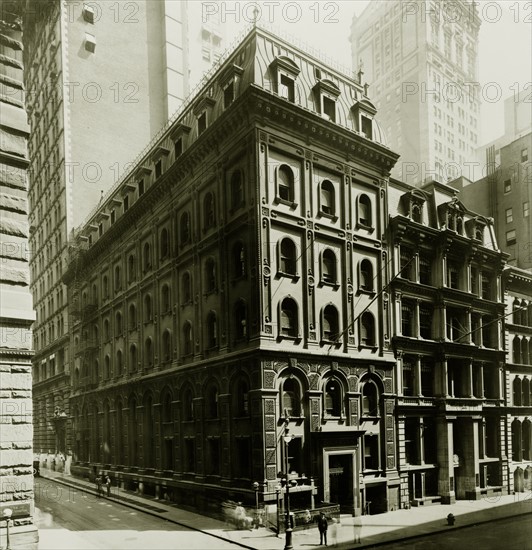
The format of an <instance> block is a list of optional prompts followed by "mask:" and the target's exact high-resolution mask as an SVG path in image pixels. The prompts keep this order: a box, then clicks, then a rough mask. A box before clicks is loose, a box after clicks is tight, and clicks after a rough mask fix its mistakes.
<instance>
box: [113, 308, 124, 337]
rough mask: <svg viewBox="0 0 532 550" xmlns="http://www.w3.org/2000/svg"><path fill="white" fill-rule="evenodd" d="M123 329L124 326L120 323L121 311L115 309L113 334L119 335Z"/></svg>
mask: <svg viewBox="0 0 532 550" xmlns="http://www.w3.org/2000/svg"><path fill="white" fill-rule="evenodd" d="M123 331H124V326H123V323H122V312H121V311H117V312H116V314H115V335H116V336H120V335H121V334H122V332H123Z"/></svg>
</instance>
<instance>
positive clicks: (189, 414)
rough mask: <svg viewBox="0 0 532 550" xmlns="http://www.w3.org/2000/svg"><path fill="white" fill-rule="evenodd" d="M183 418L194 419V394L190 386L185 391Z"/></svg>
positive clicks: (188, 420) (186, 419)
mask: <svg viewBox="0 0 532 550" xmlns="http://www.w3.org/2000/svg"><path fill="white" fill-rule="evenodd" d="M183 420H185V421H187V422H190V421H191V420H194V394H193V393H192V390H191V389H190V388H186V389H185V391H184V392H183Z"/></svg>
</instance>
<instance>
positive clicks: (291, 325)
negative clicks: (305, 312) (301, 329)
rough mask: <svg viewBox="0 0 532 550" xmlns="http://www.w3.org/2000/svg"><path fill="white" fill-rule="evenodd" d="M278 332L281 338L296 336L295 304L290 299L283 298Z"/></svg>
mask: <svg viewBox="0 0 532 550" xmlns="http://www.w3.org/2000/svg"><path fill="white" fill-rule="evenodd" d="M280 317H281V318H280V323H279V324H280V327H279V329H280V330H279V332H280V335H281V336H289V337H293V338H295V337H297V336H298V318H297V304H296V302H295V301H294V300H292V298H285V299H284V300H283V301H282V302H281V313H280Z"/></svg>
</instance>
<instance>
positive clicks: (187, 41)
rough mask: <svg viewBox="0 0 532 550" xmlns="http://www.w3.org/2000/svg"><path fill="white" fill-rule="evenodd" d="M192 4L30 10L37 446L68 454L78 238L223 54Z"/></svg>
mask: <svg viewBox="0 0 532 550" xmlns="http://www.w3.org/2000/svg"><path fill="white" fill-rule="evenodd" d="M194 4H195V3H194V2H186V1H185V2H179V1H174V0H160V1H139V2H130V3H120V2H115V3H111V2H90V3H87V4H83V3H81V2H72V1H67V2H60V1H59V0H54V1H48V2H34V3H30V2H28V3H27V4H26V11H25V18H26V28H27V33H26V35H25V52H24V59H25V63H26V66H27V72H26V75H25V82H26V88H27V89H28V112H29V121H30V125H31V137H30V142H29V157H30V193H29V200H30V211H31V214H30V234H31V237H30V244H31V249H32V256H31V263H30V266H31V290H32V293H33V299H34V306H35V310H36V321H35V325H34V335H35V339H34V344H35V356H34V360H33V366H34V384H35V405H36V409H37V410H36V413H37V414H36V418H37V419H38V420H37V423H36V426H35V446H36V448H38V449H42V450H44V451H46V450H51V451H54V450H56V449H57V450H62V451H63V452H65V451H66V450H67V449H66V441H65V437H64V433H65V430H64V423H65V422H66V417H67V414H66V412H67V410H68V400H67V395H68V394H67V388H68V384H69V368H68V365H69V357H68V351H67V340H68V336H67V334H68V332H67V324H68V319H67V313H66V301H65V300H66V294H65V291H64V286H63V283H62V282H61V276H62V271H63V267H64V261H65V254H66V251H67V246H68V239H69V235H70V233H71V231H72V230H73V229H74V228H75V227H76V226H78V225H80V224H81V223H82V222H83V220H84V219H85V218H86V217H87V215H88V214H89V213H90V211H91V210H92V209H93V208H94V207H96V206H97V204H98V202H99V200H100V198H101V196H102V194H104V193H105V191H107V190H108V189H109V188H110V187H111V186H112V185H113V184H114V183H115V182H116V181H117V180H118V179H119V177H120V176H121V175H122V174H123V173H124V172H125V171H127V169H128V166H129V164H128V163H130V162H131V161H132V160H133V157H134V156H135V155H136V154H138V153H139V152H140V151H141V150H142V148H143V147H145V146H146V145H147V144H148V142H149V141H150V139H151V138H152V137H153V136H154V135H155V134H156V133H157V132H158V131H159V129H160V128H161V127H162V126H163V124H164V123H165V122H166V121H167V120H168V118H169V117H170V116H171V115H172V114H173V113H174V112H175V111H176V110H177V109H178V108H179V107H180V105H181V104H182V103H183V101H184V99H185V98H186V96H187V95H188V93H189V92H190V90H191V89H192V88H193V87H194V85H195V83H196V82H197V81H198V80H199V79H200V78H201V76H202V75H203V73H204V72H205V71H206V70H207V69H208V67H209V66H210V65H211V64H212V62H213V61H216V60H217V58H218V57H219V55H220V53H221V48H222V38H223V37H222V32H221V31H220V28H219V25H218V24H217V22H216V20H214V19H213V18H210V19H209V21H208V23H205V24H204V23H203V22H202V20H201V11H200V10H199V9H198V6H195V5H194Z"/></svg>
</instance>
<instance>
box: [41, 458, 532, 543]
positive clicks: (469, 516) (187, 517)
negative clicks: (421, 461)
mask: <svg viewBox="0 0 532 550" xmlns="http://www.w3.org/2000/svg"><path fill="white" fill-rule="evenodd" d="M41 477H42V478H43V479H53V480H54V481H57V482H59V483H61V484H63V485H66V486H69V487H71V488H73V489H77V490H82V491H86V492H88V493H91V494H93V495H96V490H95V486H94V484H92V483H89V482H88V481H85V480H82V479H79V478H75V477H72V476H70V475H65V474H62V473H58V472H54V471H50V470H47V469H45V468H43V469H41ZM527 497H528V499H527ZM111 499H112V500H115V501H117V502H120V503H121V504H123V505H125V506H128V507H130V508H134V509H136V510H139V511H142V512H145V513H147V514H151V515H153V516H158V517H160V518H161V519H164V520H166V521H169V522H173V523H175V524H178V525H182V526H184V527H188V528H190V529H194V530H197V531H202V532H204V533H208V534H210V535H212V536H213V537H216V538H218V539H223V540H227V541H230V542H232V543H234V544H236V545H239V546H241V547H242V548H249V549H255V550H283V548H284V543H285V541H284V534H282V535H281V536H280V537H276V536H275V534H274V533H273V532H271V531H270V530H269V529H265V528H260V529H253V530H250V531H243V530H235V529H234V526H232V525H229V524H227V523H225V522H223V521H219V520H216V519H213V518H210V517H208V516H202V515H200V514H196V513H194V512H189V511H187V510H183V509H181V508H177V507H176V506H173V505H171V504H169V503H167V502H165V501H162V500H156V499H153V498H149V497H141V496H138V495H136V494H135V493H133V492H131V491H123V490H119V489H118V488H117V487H114V488H113V492H112V497H111ZM531 512H532V500H531V499H530V494H528V493H517V494H516V495H508V496H502V497H494V498H490V499H482V500H477V501H465V500H461V501H458V502H457V503H456V504H451V505H438V504H437V505H433V506H426V507H424V506H421V507H419V508H411V509H410V510H398V511H396V512H388V513H386V514H377V515H374V516H363V518H362V532H361V540H362V544H358V545H354V544H353V518H352V517H351V516H348V515H345V516H342V518H341V525H340V526H339V527H338V535H337V541H338V547H339V548H343V549H347V548H369V547H373V546H376V545H377V546H378V545H379V544H384V543H390V542H392V541H394V540H398V539H405V538H409V537H417V536H423V535H427V534H436V533H438V532H439V531H448V530H452V529H460V528H461V527H465V526H468V525H472V524H478V523H483V522H491V521H495V520H497V519H502V518H507V517H511V516H516V515H520V514H529V513H531ZM450 513H452V514H454V516H455V517H456V522H455V525H454V527H449V526H447V521H446V517H447V515H448V514H450ZM319 540H320V537H319V533H318V530H317V528H312V529H307V530H304V531H295V532H294V533H293V546H294V549H298V550H308V547H309V546H319ZM328 542H329V546H332V544H333V543H334V541H333V540H332V532H331V529H330V528H329V541H328ZM211 548H212V549H213V550H214V549H215V548H216V541H215V539H213V544H212V547H211Z"/></svg>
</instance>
